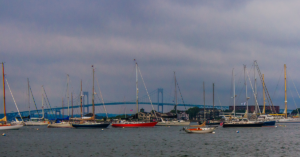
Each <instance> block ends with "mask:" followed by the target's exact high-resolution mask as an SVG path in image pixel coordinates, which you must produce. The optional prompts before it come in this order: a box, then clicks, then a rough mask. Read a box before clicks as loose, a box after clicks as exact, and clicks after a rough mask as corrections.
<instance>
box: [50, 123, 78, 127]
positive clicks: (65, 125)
mask: <svg viewBox="0 0 300 157" xmlns="http://www.w3.org/2000/svg"><path fill="white" fill-rule="evenodd" d="M72 127H73V126H72V124H70V123H54V124H48V128H72Z"/></svg>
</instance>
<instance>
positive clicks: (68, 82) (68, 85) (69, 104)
mask: <svg viewBox="0 0 300 157" xmlns="http://www.w3.org/2000/svg"><path fill="white" fill-rule="evenodd" d="M67 77H68V80H67V92H68V116H69V117H70V101H69V74H67Z"/></svg>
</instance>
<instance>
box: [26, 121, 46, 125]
mask: <svg viewBox="0 0 300 157" xmlns="http://www.w3.org/2000/svg"><path fill="white" fill-rule="evenodd" d="M24 125H26V126H41V125H48V122H32V121H29V122H24Z"/></svg>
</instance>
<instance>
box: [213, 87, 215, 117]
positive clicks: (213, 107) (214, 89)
mask: <svg viewBox="0 0 300 157" xmlns="http://www.w3.org/2000/svg"><path fill="white" fill-rule="evenodd" d="M213 119H215V84H214V83H213Z"/></svg>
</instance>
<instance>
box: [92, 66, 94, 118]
mask: <svg viewBox="0 0 300 157" xmlns="http://www.w3.org/2000/svg"><path fill="white" fill-rule="evenodd" d="M92 68H93V95H92V104H93V120H95V102H94V101H95V88H94V76H95V69H94V65H92Z"/></svg>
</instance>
